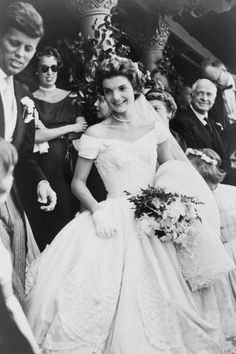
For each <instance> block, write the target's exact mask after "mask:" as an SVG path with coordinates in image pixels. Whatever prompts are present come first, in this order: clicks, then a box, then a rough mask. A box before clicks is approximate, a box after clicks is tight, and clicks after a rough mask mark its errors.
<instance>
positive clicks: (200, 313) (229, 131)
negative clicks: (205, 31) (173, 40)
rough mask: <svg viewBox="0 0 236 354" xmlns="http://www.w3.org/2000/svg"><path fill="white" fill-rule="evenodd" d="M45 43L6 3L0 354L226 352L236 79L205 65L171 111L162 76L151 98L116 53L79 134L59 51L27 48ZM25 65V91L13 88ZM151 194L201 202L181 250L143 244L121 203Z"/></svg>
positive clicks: (78, 114) (129, 209) (28, 8)
mask: <svg viewBox="0 0 236 354" xmlns="http://www.w3.org/2000/svg"><path fill="white" fill-rule="evenodd" d="M43 34H44V25H43V19H42V17H41V16H40V14H39V13H38V12H37V11H36V9H35V8H34V7H33V6H32V5H31V4H29V3H26V2H18V1H17V2H12V3H10V4H8V5H7V6H6V9H5V11H4V16H2V19H1V22H0V353H3V354H16V353H19V354H28V353H29V354H33V353H34V354H35V353H36V354H39V353H44V354H53V353H54V354H56V353H57V354H92V353H94V354H95V353H96V354H118V353H119V354H143V353H145V354H164V353H165V354H233V353H236V246H235V242H236V241H235V240H236V235H235V231H236V179H235V170H236V164H235V160H236V148H235V143H234V141H235V139H234V131H235V124H236V122H235V120H236V115H235V112H236V106H235V105H236V100H235V81H234V80H235V77H234V75H232V74H231V73H230V72H228V71H227V69H226V67H225V66H224V65H223V63H220V62H219V61H218V60H216V59H214V60H213V59H209V60H205V61H204V62H203V65H202V69H203V74H202V77H201V78H199V79H198V80H197V81H196V82H194V83H193V85H192V87H191V88H190V87H189V86H185V88H184V90H183V92H182V96H181V99H178V98H177V99H176V100H175V99H174V97H173V95H172V92H171V89H170V86H169V85H168V82H167V81H166V79H165V80H164V82H163V83H161V82H160V80H162V79H163V77H162V76H163V75H159V74H158V72H157V71H154V72H153V73H152V78H153V81H152V86H150V85H149V86H148V87H146V86H145V75H144V73H143V72H141V71H140V69H139V67H138V65H137V63H134V62H133V61H132V60H131V59H128V58H124V57H120V56H117V55H111V56H110V57H108V58H106V59H104V60H103V61H102V62H100V63H98V68H97V71H96V83H97V95H96V99H95V102H94V105H95V107H96V110H97V122H96V124H93V125H90V126H89V127H88V123H87V122H86V117H85V114H84V112H82V111H79V110H78V108H76V106H75V105H74V104H73V95H72V94H71V92H70V91H67V90H64V89H61V88H58V87H56V82H57V78H58V72H59V70H60V68H61V66H62V60H61V55H60V53H59V52H58V50H57V49H56V48H54V47H49V46H47V47H44V48H42V49H41V50H40V51H37V47H38V44H39V42H40V40H41V38H42V37H43ZM34 56H35V58H36V66H35V70H36V75H37V77H38V84H39V87H38V89H37V90H36V91H34V92H30V91H29V90H28V89H27V88H26V87H25V85H22V84H20V83H19V82H17V80H16V75H17V74H19V73H21V72H22V71H23V70H24V69H25V68H26V67H27V66H28V64H29V63H30V61H31V59H32V58H33V57H34ZM184 97H185V98H184ZM176 102H177V103H176ZM71 151H73V156H72V154H70V153H71ZM68 164H69V166H68ZM150 186H153V187H158V186H161V187H162V188H164V189H165V190H167V191H168V192H170V193H177V194H178V193H179V194H181V195H185V196H189V197H198V198H199V200H200V201H201V203H200V204H201V206H199V218H198V221H199V220H200V222H197V223H196V225H195V229H196V232H197V234H198V239H197V240H196V243H194V246H193V249H191V252H190V253H188V249H187V248H186V251H183V250H182V251H181V252H182V253H181V252H180V251H179V250H178V247H177V246H176V245H175V244H174V242H166V243H163V242H161V240H160V239H159V238H158V237H150V236H149V235H148V234H146V235H145V236H142V237H141V236H140V233H139V231H138V228H137V224H136V219H135V214H134V209H133V206H132V204H131V203H130V201H129V198H128V196H127V193H129V194H131V195H136V194H138V193H139V192H140V191H141V190H144V189H145V188H148V187H150ZM157 203H158V201H157ZM163 218H164V215H163ZM180 254H181V255H180ZM12 338H14V340H12Z"/></svg>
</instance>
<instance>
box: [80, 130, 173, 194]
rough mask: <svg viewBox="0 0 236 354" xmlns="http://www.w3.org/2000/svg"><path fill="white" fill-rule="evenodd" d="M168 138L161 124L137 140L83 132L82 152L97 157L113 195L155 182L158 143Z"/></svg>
mask: <svg viewBox="0 0 236 354" xmlns="http://www.w3.org/2000/svg"><path fill="white" fill-rule="evenodd" d="M167 138H168V133H167V132H166V131H164V130H163V128H162V127H161V126H160V125H159V124H155V127H154V128H153V129H151V130H150V131H149V132H147V133H146V134H145V135H143V136H142V137H140V138H138V139H136V140H135V141H133V142H126V141H122V140H117V139H100V138H94V137H91V136H88V135H83V136H82V137H81V139H80V144H79V155H80V156H82V157H84V158H88V159H95V164H96V167H97V169H98V172H99V174H100V176H101V178H102V180H103V183H104V185H105V187H106V190H107V192H108V197H109V196H118V195H120V194H123V193H124V191H129V192H131V193H138V192H139V191H140V188H146V187H147V186H148V185H149V184H151V185H153V183H154V175H155V171H156V167H157V157H158V156H157V154H158V152H157V144H160V143H162V142H163V141H165V140H166V139H167Z"/></svg>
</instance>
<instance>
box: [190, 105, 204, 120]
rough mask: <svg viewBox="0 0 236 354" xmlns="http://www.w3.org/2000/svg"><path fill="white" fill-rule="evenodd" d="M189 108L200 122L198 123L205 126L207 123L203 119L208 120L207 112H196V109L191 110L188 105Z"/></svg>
mask: <svg viewBox="0 0 236 354" xmlns="http://www.w3.org/2000/svg"><path fill="white" fill-rule="evenodd" d="M190 108H191V110H192V111H193V113H194V114H195V115H196V116H197V118H198V119H199V120H200V122H201V123H202V124H203V125H206V124H207V122H206V121H205V118H208V112H205V113H204V114H202V113H200V112H198V111H196V109H194V108H193V106H192V105H191V104H190Z"/></svg>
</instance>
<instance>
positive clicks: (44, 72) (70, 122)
mask: <svg viewBox="0 0 236 354" xmlns="http://www.w3.org/2000/svg"><path fill="white" fill-rule="evenodd" d="M37 58H38V64H37V75H38V78H39V88H38V90H37V91H35V92H34V93H33V96H34V101H35V105H36V108H37V110H38V113H39V117H40V120H39V121H38V122H36V127H37V130H36V135H35V140H36V146H35V150H36V152H35V154H37V159H38V162H39V164H40V166H41V168H42V169H43V171H44V173H45V175H46V177H47V179H48V181H49V182H50V184H51V186H52V188H53V189H54V190H55V192H56V193H57V205H56V208H55V210H54V211H52V212H50V213H45V212H41V211H40V209H39V208H37V206H36V205H35V206H34V205H33V206H31V207H30V208H29V210H27V213H28V215H29V218H30V221H31V226H32V228H33V231H34V235H35V239H36V241H37V243H38V246H39V248H40V249H41V250H43V249H44V248H45V246H46V245H47V244H48V243H50V242H51V241H52V239H53V238H54V236H55V235H56V234H57V233H58V232H59V231H60V230H61V229H62V228H63V227H64V226H65V225H66V224H67V223H68V222H69V221H70V220H71V219H72V218H73V217H74V215H75V213H76V212H77V211H78V210H79V203H78V201H77V200H76V198H74V196H73V195H72V192H71V188H70V183H71V180H70V177H68V175H67V171H66V169H65V154H66V151H67V148H68V145H69V144H70V143H71V139H72V138H75V137H77V138H78V134H79V133H80V134H81V133H82V132H83V131H84V130H85V129H86V128H87V123H86V121H85V119H84V117H82V116H81V115H80V114H79V115H78V113H77V114H76V112H75V107H74V105H73V103H72V101H73V98H72V97H71V94H70V92H69V91H65V90H62V89H59V88H57V87H56V86H55V83H56V80H57V74H58V70H59V68H60V67H61V57H60V54H59V53H58V51H57V50H56V49H55V48H51V47H46V48H45V49H43V50H42V51H41V52H40V53H38V56H37ZM45 144H46V145H45ZM45 147H46V148H45Z"/></svg>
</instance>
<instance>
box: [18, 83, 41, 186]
mask: <svg viewBox="0 0 236 354" xmlns="http://www.w3.org/2000/svg"><path fill="white" fill-rule="evenodd" d="M15 93H16V99H17V109H18V117H17V125H16V130H15V133H14V137H13V144H14V145H15V146H16V148H17V150H18V155H19V160H18V163H17V166H16V169H15V176H16V183H17V185H18V187H20V185H21V184H22V183H23V184H25V185H26V184H28V183H29V185H31V186H33V188H35V189H36V187H37V185H38V183H39V181H41V180H43V179H46V177H45V175H44V173H43V171H42V169H41V168H40V166H39V165H38V163H37V160H36V157H35V155H34V153H33V148H34V143H35V122H34V120H31V121H30V122H29V123H25V122H24V117H23V106H22V104H21V102H20V100H21V98H23V97H25V96H28V97H30V98H31V99H33V98H32V96H31V94H30V93H29V91H27V90H26V89H25V88H22V87H20V86H18V85H16V86H15Z"/></svg>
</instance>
